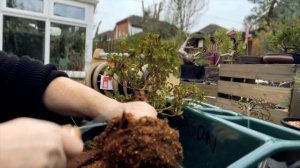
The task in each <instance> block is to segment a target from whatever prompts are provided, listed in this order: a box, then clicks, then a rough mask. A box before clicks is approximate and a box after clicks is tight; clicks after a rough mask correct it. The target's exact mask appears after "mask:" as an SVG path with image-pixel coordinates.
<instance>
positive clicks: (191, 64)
mask: <svg viewBox="0 0 300 168" xmlns="http://www.w3.org/2000/svg"><path fill="white" fill-rule="evenodd" d="M189 40H190V36H189V37H187V38H186V39H185V41H184V42H183V43H182V45H181V46H180V48H179V49H178V54H179V56H180V58H181V59H182V62H183V64H181V65H180V79H181V80H183V81H192V82H203V80H204V74H205V70H204V67H205V66H207V65H208V63H209V62H208V60H207V59H206V58H205V57H204V50H203V48H194V47H189V46H187V45H188V44H187V43H188V41H189Z"/></svg>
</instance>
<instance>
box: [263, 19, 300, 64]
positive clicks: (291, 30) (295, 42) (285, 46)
mask: <svg viewBox="0 0 300 168" xmlns="http://www.w3.org/2000/svg"><path fill="white" fill-rule="evenodd" d="M269 43H270V44H271V46H272V47H273V49H274V50H275V51H277V52H279V53H280V54H281V55H282V54H285V55H288V54H291V55H292V56H293V58H294V63H296V64H299V63H300V27H299V24H298V23H294V24H292V25H287V26H283V28H282V29H278V30H277V31H276V32H275V35H274V36H273V38H272V39H271V40H270V41H269Z"/></svg>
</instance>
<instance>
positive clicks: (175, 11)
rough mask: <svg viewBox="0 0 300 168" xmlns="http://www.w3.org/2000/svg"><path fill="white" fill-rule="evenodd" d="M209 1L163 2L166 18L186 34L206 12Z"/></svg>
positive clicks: (169, 0) (173, 0)
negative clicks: (165, 8)
mask: <svg viewBox="0 0 300 168" xmlns="http://www.w3.org/2000/svg"><path fill="white" fill-rule="evenodd" d="M208 1H209V0H165V3H164V4H165V5H166V7H167V13H166V14H167V16H166V17H167V18H168V20H170V21H171V23H173V24H175V25H176V26H177V27H178V28H179V29H180V30H182V31H184V32H186V31H188V30H189V29H190V28H191V27H192V26H193V25H194V24H195V23H197V20H198V18H199V17H200V15H201V14H202V13H203V12H204V11H205V10H206V7H207V6H208Z"/></svg>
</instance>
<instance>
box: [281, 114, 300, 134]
mask: <svg viewBox="0 0 300 168" xmlns="http://www.w3.org/2000/svg"><path fill="white" fill-rule="evenodd" d="M291 121H292V122H298V123H299V124H300V118H289V117H287V118H284V119H282V120H281V124H282V125H284V126H285V127H289V128H292V129H295V130H298V131H300V125H299V127H297V126H295V125H292V124H290V123H289V122H291Z"/></svg>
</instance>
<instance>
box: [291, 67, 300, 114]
mask: <svg viewBox="0 0 300 168" xmlns="http://www.w3.org/2000/svg"><path fill="white" fill-rule="evenodd" d="M295 77H296V78H297V79H296V80H295V82H294V88H293V95H292V101H291V107H290V109H291V110H290V115H289V116H290V117H300V65H299V64H297V66H296V74H295Z"/></svg>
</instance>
